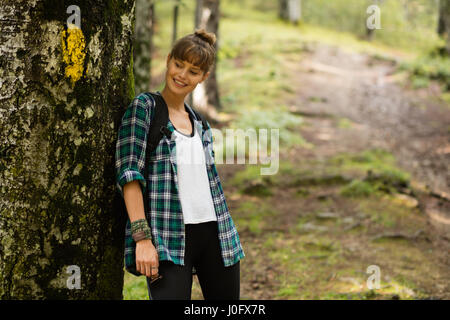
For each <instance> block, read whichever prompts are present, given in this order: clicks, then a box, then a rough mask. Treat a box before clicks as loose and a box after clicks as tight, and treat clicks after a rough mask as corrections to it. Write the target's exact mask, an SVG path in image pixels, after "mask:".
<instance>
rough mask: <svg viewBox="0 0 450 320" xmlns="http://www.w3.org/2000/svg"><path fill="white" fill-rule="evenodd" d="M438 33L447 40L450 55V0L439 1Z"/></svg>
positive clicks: (447, 49)
mask: <svg viewBox="0 0 450 320" xmlns="http://www.w3.org/2000/svg"><path fill="white" fill-rule="evenodd" d="M438 33H439V34H440V35H441V36H443V37H444V38H445V40H446V46H445V47H446V51H447V54H448V55H450V0H440V1H439V26H438Z"/></svg>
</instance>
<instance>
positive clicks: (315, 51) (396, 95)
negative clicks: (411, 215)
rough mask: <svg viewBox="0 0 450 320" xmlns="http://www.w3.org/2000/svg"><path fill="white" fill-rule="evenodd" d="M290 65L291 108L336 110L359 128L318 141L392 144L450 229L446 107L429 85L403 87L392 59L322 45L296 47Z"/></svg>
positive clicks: (430, 208) (432, 212)
mask: <svg viewBox="0 0 450 320" xmlns="http://www.w3.org/2000/svg"><path fill="white" fill-rule="evenodd" d="M294 63H295V62H294ZM294 70H295V76H294V79H296V81H297V83H298V85H297V87H298V88H299V90H298V96H297V98H296V99H295V100H294V101H291V102H290V104H291V105H292V106H293V109H294V111H296V112H297V113H300V114H303V115H312V116H316V118H318V119H319V118H322V119H323V118H327V117H343V118H346V119H349V120H351V121H352V126H353V127H354V128H356V129H357V132H358V133H357V134H354V132H350V137H340V138H339V139H337V138H338V136H334V139H333V137H332V136H331V135H330V134H328V136H329V137H330V139H326V138H325V139H323V135H322V139H319V140H321V141H322V143H319V144H322V145H327V140H328V142H331V141H332V142H333V147H334V148H343V150H345V151H349V150H353V151H354V150H358V149H361V148H374V147H377V148H382V149H386V150H389V151H391V152H392V153H393V154H394V155H395V157H396V159H397V160H398V164H399V165H400V166H401V167H402V168H404V169H405V170H407V171H408V172H410V173H412V176H413V178H414V179H415V181H417V182H418V183H419V184H420V183H423V184H424V185H425V187H426V188H427V189H428V190H429V191H431V192H432V193H433V194H435V195H436V197H434V198H433V197H428V198H427V199H423V201H422V204H423V206H424V208H423V209H424V210H425V211H426V212H427V213H428V216H429V218H430V222H431V223H432V224H434V225H436V227H437V228H438V230H439V231H442V232H444V233H447V232H450V131H449V130H450V108H449V107H448V106H446V105H445V104H444V103H442V102H439V101H438V100H437V99H436V97H435V95H434V92H433V87H432V88H431V89H426V90H425V89H423V90H418V91H413V90H408V89H405V88H403V87H402V86H401V85H400V84H398V83H397V79H398V77H396V75H395V74H394V71H395V63H394V62H392V61H387V60H384V61H383V60H380V59H376V58H373V57H370V56H368V55H364V54H358V53H348V52H345V51H343V50H342V49H338V48H335V47H329V46H325V45H316V46H315V47H314V48H312V52H311V53H309V54H305V55H303V57H302V58H301V61H300V62H299V63H298V66H297V67H296V68H295V69H294ZM435 91H436V90H435ZM317 116H318V117H317ZM318 119H317V121H316V122H321V120H318ZM325 135H326V134H325ZM328 146H329V143H328ZM447 234H448V233H447Z"/></svg>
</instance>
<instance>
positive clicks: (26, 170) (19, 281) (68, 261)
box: [0, 0, 135, 299]
mask: <svg viewBox="0 0 450 320" xmlns="http://www.w3.org/2000/svg"><path fill="white" fill-rule="evenodd" d="M63 3H64V2H63V1H50V0H35V1H24V0H21V1H19V0H0V26H1V30H2V32H1V33H0V73H1V85H0V130H1V139H0V154H1V158H0V189H1V192H2V195H1V197H0V299H121V298H122V287H123V243H124V241H123V240H124V223H125V219H124V217H118V216H115V215H114V214H113V210H112V209H113V204H112V199H113V196H114V193H115V166H114V157H115V143H116V139H117V130H118V127H119V124H120V120H121V117H122V115H123V112H124V110H125V108H126V107H127V105H128V104H129V102H130V101H131V99H132V98H133V97H134V95H135V93H134V85H133V84H134V79H133V57H132V34H133V30H134V12H135V7H134V6H135V2H134V0H128V1H127V0H122V1H120V0H109V1H94V0H80V1H77V2H76V3H77V6H79V13H80V15H81V19H78V20H79V21H80V22H81V24H80V25H79V26H80V28H77V27H76V26H74V25H68V24H67V22H71V23H73V22H75V24H76V21H77V18H76V17H74V16H73V11H71V13H66V10H68V8H67V6H66V5H64V4H63ZM71 7H74V6H71ZM80 15H79V16H78V18H79V17H80ZM74 18H75V19H74Z"/></svg>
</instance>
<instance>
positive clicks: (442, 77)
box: [399, 48, 450, 91]
mask: <svg viewBox="0 0 450 320" xmlns="http://www.w3.org/2000/svg"><path fill="white" fill-rule="evenodd" d="M399 69H400V70H406V71H408V72H410V74H411V81H412V84H413V87H415V88H419V87H427V86H428V85H429V83H430V80H437V81H439V82H440V83H442V85H443V89H444V90H445V91H450V58H449V57H448V56H446V55H444V54H442V53H441V52H440V49H439V48H437V49H433V50H432V51H430V52H428V53H426V54H423V55H421V56H419V57H418V58H417V59H415V60H414V61H412V62H403V63H402V64H401V65H400V68H399Z"/></svg>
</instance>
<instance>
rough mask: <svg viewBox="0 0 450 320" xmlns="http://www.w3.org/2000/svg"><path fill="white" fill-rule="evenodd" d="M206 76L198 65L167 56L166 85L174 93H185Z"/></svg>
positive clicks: (207, 74)
mask: <svg viewBox="0 0 450 320" xmlns="http://www.w3.org/2000/svg"><path fill="white" fill-rule="evenodd" d="M208 76H209V72H208V73H206V74H203V71H202V70H201V69H200V68H199V67H198V66H194V65H193V64H190V63H189V62H187V61H182V60H178V59H175V58H172V57H170V55H168V56H167V72H166V85H167V86H168V87H169V89H170V90H171V91H173V92H174V93H177V94H184V95H186V94H188V93H190V92H191V91H193V90H194V89H195V87H196V86H197V85H198V84H199V83H201V82H202V81H203V80H205V79H206V78H207V77H208Z"/></svg>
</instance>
